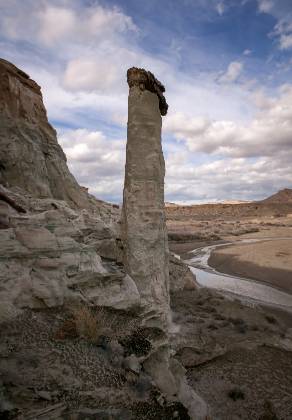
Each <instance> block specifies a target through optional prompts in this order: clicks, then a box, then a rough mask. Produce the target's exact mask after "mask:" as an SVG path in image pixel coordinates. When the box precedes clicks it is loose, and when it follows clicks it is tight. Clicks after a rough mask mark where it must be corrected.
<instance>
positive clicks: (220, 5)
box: [216, 1, 225, 16]
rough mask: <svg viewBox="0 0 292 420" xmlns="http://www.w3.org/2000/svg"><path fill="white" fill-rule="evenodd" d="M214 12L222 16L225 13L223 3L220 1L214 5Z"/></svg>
mask: <svg viewBox="0 0 292 420" xmlns="http://www.w3.org/2000/svg"><path fill="white" fill-rule="evenodd" d="M216 10H217V12H218V14H219V15H220V16H222V15H223V14H224V12H225V4H224V2H223V1H220V2H219V3H217V4H216Z"/></svg>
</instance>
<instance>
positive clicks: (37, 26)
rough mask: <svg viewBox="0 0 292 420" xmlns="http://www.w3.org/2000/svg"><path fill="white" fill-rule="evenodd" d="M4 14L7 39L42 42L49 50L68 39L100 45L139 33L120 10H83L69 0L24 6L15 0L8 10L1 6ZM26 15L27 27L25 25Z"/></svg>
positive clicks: (30, 1)
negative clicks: (107, 39) (105, 40)
mask: <svg viewBox="0 0 292 420" xmlns="http://www.w3.org/2000/svg"><path fill="white" fill-rule="evenodd" d="M27 3H28V4H27ZM54 3H55V4H54ZM72 6H73V7H72ZM74 6H75V7H74ZM28 9H29V11H30V13H29V14H27V10H28ZM0 11H1V12H2V16H1V23H2V25H1V26H2V30H3V33H4V35H5V36H6V37H7V38H11V39H13V40H17V39H18V40H28V41H33V42H34V43H35V42H39V43H40V44H44V45H45V46H47V47H55V46H56V45H58V47H60V43H62V42H64V41H66V40H70V41H71V42H75V43H76V42H84V41H88V42H98V41H99V40H100V38H101V36H103V37H104V36H107V37H109V36H111V35H112V36H113V35H115V34H116V33H124V32H127V31H133V32H136V31H137V30H138V29H137V27H136V25H135V24H134V22H133V20H132V18H131V17H130V16H127V15H125V14H124V13H123V12H122V11H121V10H120V9H119V8H117V7H112V8H106V7H102V6H99V5H97V6H94V7H87V8H80V7H78V3H77V2H76V1H72V3H71V4H70V5H69V3H68V2H65V1H59V2H55V1H52V2H50V1H48V0H44V1H42V2H33V1H32V0H28V2H26V3H25V4H24V3H22V4H21V3H20V2H17V1H16V0H12V1H11V2H9V3H8V4H5V7H4V5H1V4H0ZM24 16H25V21H26V25H23V18H24Z"/></svg>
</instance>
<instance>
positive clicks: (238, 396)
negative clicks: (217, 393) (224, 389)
mask: <svg viewBox="0 0 292 420" xmlns="http://www.w3.org/2000/svg"><path fill="white" fill-rule="evenodd" d="M228 397H229V398H231V399H232V400H233V401H237V400H244V399H245V395H244V392H243V391H242V390H241V389H240V388H233V389H231V390H230V391H229V392H228Z"/></svg>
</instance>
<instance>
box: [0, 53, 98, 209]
mask: <svg viewBox="0 0 292 420" xmlns="http://www.w3.org/2000/svg"><path fill="white" fill-rule="evenodd" d="M0 183H1V184H3V185H4V186H6V187H7V188H14V187H18V188H22V189H23V190H25V191H27V192H29V193H31V194H32V195H33V196H35V197H39V198H45V197H53V198H56V199H59V200H65V201H67V202H68V203H69V204H70V205H71V206H75V207H79V208H80V207H81V208H89V207H90V206H91V205H92V203H91V201H92V199H91V197H90V196H89V195H88V193H87V192H86V191H85V189H84V188H82V187H80V186H79V185H78V183H77V182H76V180H75V178H74V177H73V175H72V174H71V173H70V172H69V169H68V167H67V163H66V156H65V154H64V152H63V150H62V148H61V147H60V146H59V144H58V142H57V137H56V131H55V130H54V128H53V127H52V126H51V125H50V124H49V122H48V119H47V113H46V109H45V107H44V104H43V100H42V94H41V89H40V87H39V85H38V84H37V83H36V82H34V81H33V80H31V79H30V78H29V76H28V75H27V74H26V73H24V72H23V71H22V70H20V69H18V68H17V67H15V66H14V65H13V64H11V63H9V62H8V61H6V60H3V59H0Z"/></svg>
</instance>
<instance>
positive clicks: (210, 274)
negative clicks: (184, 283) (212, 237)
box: [186, 237, 292, 312]
mask: <svg viewBox="0 0 292 420" xmlns="http://www.w3.org/2000/svg"><path fill="white" fill-rule="evenodd" d="M276 239H291V240H292V238H291V237H290V238H265V239H244V240H242V241H238V242H236V244H240V243H252V242H263V241H267V240H276ZM226 245H231V243H229V244H220V245H212V246H207V247H204V248H199V249H196V250H194V251H192V253H193V257H192V258H191V259H189V260H188V261H186V262H187V263H188V264H189V266H190V269H191V271H192V272H193V273H194V274H195V275H196V279H197V283H198V284H199V285H200V286H202V287H209V288H213V289H217V290H220V291H224V292H228V293H232V294H234V295H238V296H239V297H242V298H244V299H247V300H248V301H250V302H251V303H252V302H254V303H262V304H267V305H273V306H277V307H280V308H283V309H285V310H289V312H290V311H292V295H291V294H289V293H285V292H282V291H281V290H278V289H276V288H274V287H271V286H267V285H266V284H263V283H260V282H256V281H254V280H251V279H245V278H241V277H235V276H230V275H228V274H223V273H219V272H218V271H216V270H215V269H214V268H212V267H210V266H209V265H208V259H209V257H210V255H211V252H212V251H213V250H214V249H216V248H218V247H220V246H226Z"/></svg>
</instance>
